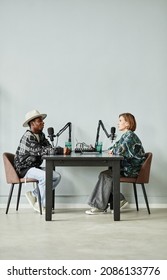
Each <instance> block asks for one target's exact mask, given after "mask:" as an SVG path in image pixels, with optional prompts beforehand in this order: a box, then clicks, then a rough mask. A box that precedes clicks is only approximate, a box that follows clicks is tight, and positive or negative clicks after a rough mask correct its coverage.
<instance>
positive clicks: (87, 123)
mask: <svg viewBox="0 0 167 280" xmlns="http://www.w3.org/2000/svg"><path fill="white" fill-rule="evenodd" d="M166 30H167V1H165V0H115V1H114V0H14V1H13V0H0V131H1V133H0V154H1V155H2V153H3V152H4V151H10V152H15V150H16V148H17V145H18V142H19V140H20V137H21V136H22V134H23V133H24V131H25V129H24V128H23V127H22V123H23V121H24V116H25V113H26V112H27V111H30V110H32V109H38V110H39V111H41V112H42V113H47V114H48V117H47V118H46V120H45V130H44V132H45V133H46V135H47V127H49V126H53V127H54V129H55V132H58V131H59V130H60V129H61V128H62V127H63V126H64V125H65V124H66V123H67V122H69V121H71V122H72V124H73V127H72V140H73V148H75V145H76V139H77V140H78V141H85V142H86V143H88V144H90V143H91V144H93V145H94V142H95V136H96V130H97V123H98V120H99V119H102V120H103V123H104V124H105V126H106V129H107V130H108V131H109V130H110V127H111V126H116V125H117V121H118V115H119V113H122V112H127V111H129V112H131V113H133V114H134V115H135V116H136V119H137V123H138V127H137V131H136V133H137V134H138V136H139V137H140V138H141V140H142V142H143V145H144V147H145V150H146V151H152V152H153V156H154V158H153V164H152V172H151V180H150V184H149V186H148V188H147V191H148V196H149V201H150V203H151V204H152V205H154V204H156V205H157V204H160V205H161V206H164V205H167V187H166V186H167V185H166V175H165V173H166V167H167V149H166V145H165V144H166V125H165V120H166V101H167V94H166V92H167V79H166V73H167V52H166V50H167V35H166ZM119 137H120V133H119V132H118V138H119ZM67 138H68V131H66V132H64V133H63V134H62V135H61V136H60V138H59V145H62V146H64V142H65V141H66V140H67ZM100 139H101V140H102V141H103V148H104V149H106V148H107V147H108V146H110V141H109V139H107V138H106V136H105V135H104V133H103V131H101V134H100ZM0 164H1V168H0V203H1V205H2V204H3V203H6V198H7V197H6V196H7V194H8V190H9V187H8V186H7V184H6V181H5V174H4V169H3V163H2V156H1V159H0ZM58 170H59V171H60V172H61V174H62V181H61V183H60V185H59V187H58V188H57V196H58V197H57V202H58V203H73V204H86V202H87V197H88V195H89V193H90V192H91V190H92V188H93V187H94V184H95V182H96V180H97V176H98V173H99V171H100V170H101V169H100V168H91V169H90V168H79V167H78V168H65V169H62V168H59V169H58ZM26 189H27V187H26ZM123 192H124V193H125V195H126V196H127V198H128V199H129V201H130V202H133V193H132V190H131V188H129V187H128V188H127V187H125V186H124V187H123ZM23 194H24V192H23ZM139 194H140V195H141V192H139ZM22 201H24V199H23V200H22ZM140 202H141V203H142V202H143V199H142V196H141V197H140Z"/></svg>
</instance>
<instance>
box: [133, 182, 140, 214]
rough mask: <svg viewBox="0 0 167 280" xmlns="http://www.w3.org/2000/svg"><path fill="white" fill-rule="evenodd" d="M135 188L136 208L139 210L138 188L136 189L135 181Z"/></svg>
mask: <svg viewBox="0 0 167 280" xmlns="http://www.w3.org/2000/svg"><path fill="white" fill-rule="evenodd" d="M133 190H134V196H135V202H136V209H137V211H139V205H138V198H137V189H136V184H135V183H133Z"/></svg>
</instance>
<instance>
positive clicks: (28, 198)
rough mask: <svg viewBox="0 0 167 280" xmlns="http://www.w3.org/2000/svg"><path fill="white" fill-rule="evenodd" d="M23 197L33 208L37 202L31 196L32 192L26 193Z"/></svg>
mask: <svg viewBox="0 0 167 280" xmlns="http://www.w3.org/2000/svg"><path fill="white" fill-rule="evenodd" d="M25 196H26V198H27V200H28V202H29V203H30V205H31V206H32V207H33V208H34V204H35V203H36V201H37V199H36V197H35V196H33V195H32V192H26V194H25Z"/></svg>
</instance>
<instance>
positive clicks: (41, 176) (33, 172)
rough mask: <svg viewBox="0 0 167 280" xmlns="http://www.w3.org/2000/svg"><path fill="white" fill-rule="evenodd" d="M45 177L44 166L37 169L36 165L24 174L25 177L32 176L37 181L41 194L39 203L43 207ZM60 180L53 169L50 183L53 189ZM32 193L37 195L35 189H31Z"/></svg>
mask: <svg viewBox="0 0 167 280" xmlns="http://www.w3.org/2000/svg"><path fill="white" fill-rule="evenodd" d="M45 177H46V172H45V168H42V169H39V168H36V167H32V168H30V169H29V170H28V171H27V173H26V175H25V178H33V179H36V180H38V181H39V184H38V187H39V190H40V195H41V205H42V206H43V207H45V187H46V183H45V181H46V180H45ZM60 180H61V175H60V173H58V172H56V171H53V185H52V189H53V190H54V189H55V188H56V186H57V185H58V183H59V182H60ZM33 195H34V196H36V197H37V190H36V189H35V190H34V191H33Z"/></svg>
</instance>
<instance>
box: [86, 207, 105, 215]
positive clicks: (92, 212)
mask: <svg viewBox="0 0 167 280" xmlns="http://www.w3.org/2000/svg"><path fill="white" fill-rule="evenodd" d="M106 213H107V210H102V209H98V208H96V207H92V208H91V209H89V210H86V211H85V214H87V215H99V214H106Z"/></svg>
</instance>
